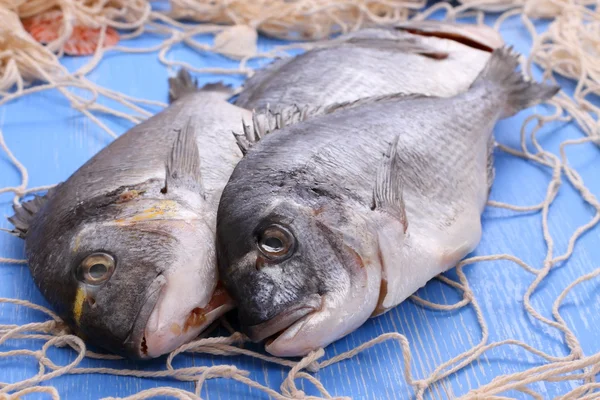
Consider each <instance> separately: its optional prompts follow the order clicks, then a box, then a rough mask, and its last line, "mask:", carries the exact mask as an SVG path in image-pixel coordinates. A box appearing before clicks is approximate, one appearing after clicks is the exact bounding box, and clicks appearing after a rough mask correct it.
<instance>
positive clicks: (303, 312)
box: [217, 48, 558, 356]
mask: <svg viewBox="0 0 600 400" xmlns="http://www.w3.org/2000/svg"><path fill="white" fill-rule="evenodd" d="M517 65H518V61H517V56H516V55H515V54H513V53H512V52H511V51H510V50H509V49H506V48H502V49H497V50H495V51H494V52H493V54H492V56H491V58H490V60H489V61H488V63H487V64H486V66H485V68H484V70H483V71H482V72H481V74H480V75H479V76H478V77H477V79H476V80H475V81H474V82H473V84H472V85H471V87H470V88H469V89H468V90H467V91H466V92H464V93H461V94H458V95H456V96H453V97H449V98H441V97H437V98H436V97H427V96H418V95H416V96H415V95H408V96H404V95H400V96H384V97H383V98H375V99H370V100H364V101H359V102H357V103H355V104H346V105H339V106H335V107H330V108H329V110H328V111H327V110H326V114H325V115H321V116H316V117H313V118H311V119H308V120H306V121H301V122H297V123H295V124H291V125H288V126H285V127H283V128H282V129H280V130H276V131H274V132H273V133H271V134H268V135H266V136H264V137H263V138H262V139H260V140H259V141H258V142H257V143H255V144H254V145H253V146H252V147H251V148H250V149H249V151H248V153H247V155H246V156H245V157H244V159H243V160H242V161H241V162H240V163H239V164H238V165H237V166H236V168H235V170H234V172H233V174H232V176H231V178H230V180H229V182H228V184H227V186H226V187H225V189H224V191H223V195H222V197H221V201H220V203H219V212H218V215H217V242H218V245H217V249H218V259H219V269H220V277H221V279H222V281H223V283H224V284H225V286H226V288H227V290H228V291H229V293H230V295H231V296H232V297H233V298H234V300H235V301H236V302H237V304H238V313H239V316H240V320H241V322H242V325H243V327H244V328H243V329H244V331H245V332H246V333H247V334H248V335H249V336H250V337H251V338H252V339H253V340H256V341H260V340H263V339H267V338H268V339H269V340H268V341H267V343H266V350H267V351H268V352H269V353H271V354H274V355H277V356H300V355H305V354H307V353H308V352H310V351H311V350H314V349H317V348H320V347H324V346H327V345H328V344H330V343H331V342H333V341H335V340H337V339H339V338H341V337H343V336H345V335H347V334H348V333H350V332H352V331H353V330H355V329H356V328H357V327H359V326H360V325H361V324H363V323H364V322H365V321H366V320H367V319H368V318H369V317H371V316H375V315H379V314H382V313H384V312H386V311H387V310H389V309H390V308H392V307H394V306H396V305H397V304H399V303H401V302H402V301H404V300H405V299H406V298H407V297H408V296H410V295H411V294H412V293H414V292H415V291H417V290H418V289H419V288H420V287H422V286H424V285H425V284H426V283H427V282H428V281H429V280H430V279H431V278H433V277H434V276H435V275H438V274H440V273H442V272H444V271H446V270H448V269H449V268H451V267H453V266H454V265H455V264H456V263H457V262H458V261H459V260H461V259H462V258H463V257H464V256H465V255H467V254H468V253H469V252H471V251H472V250H473V249H475V247H476V246H477V244H478V243H479V240H480V237H481V213H482V212H483V210H484V207H485V205H486V201H487V198H488V194H489V191H490V187H491V183H492V181H493V162H492V158H491V157H492V148H493V135H492V133H493V128H494V125H495V123H496V121H498V120H499V119H501V118H505V117H508V116H511V115H513V114H515V113H517V112H519V111H520V110H522V109H524V108H527V107H530V106H533V105H535V104H538V103H540V102H542V101H544V100H547V99H549V98H551V97H552V96H553V95H554V94H555V93H556V92H557V91H558V88H557V87H555V86H546V85H542V84H538V83H534V82H528V81H526V80H524V78H523V77H522V76H521V74H520V73H518V72H516V71H515V69H516V67H517ZM259 133H260V132H259ZM259 136H260V135H259Z"/></svg>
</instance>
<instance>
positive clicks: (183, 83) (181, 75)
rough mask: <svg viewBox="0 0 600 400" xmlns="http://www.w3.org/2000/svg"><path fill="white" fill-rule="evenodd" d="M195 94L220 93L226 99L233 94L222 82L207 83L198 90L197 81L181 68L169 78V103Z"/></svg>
mask: <svg viewBox="0 0 600 400" xmlns="http://www.w3.org/2000/svg"><path fill="white" fill-rule="evenodd" d="M196 92H216V93H222V94H224V95H225V97H226V98H227V97H230V96H231V95H232V94H233V89H232V88H231V87H230V86H227V85H225V84H224V83H222V82H216V83H207V84H206V85H204V86H202V87H201V88H199V87H198V80H197V79H194V78H192V76H191V75H190V73H189V72H188V71H187V70H186V69H185V68H181V69H180V70H179V72H178V73H177V76H175V77H174V78H169V103H173V102H174V101H177V100H179V99H180V98H182V97H184V96H186V95H188V94H190V93H196Z"/></svg>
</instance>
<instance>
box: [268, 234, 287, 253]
mask: <svg viewBox="0 0 600 400" xmlns="http://www.w3.org/2000/svg"><path fill="white" fill-rule="evenodd" d="M264 246H265V249H266V250H268V251H279V250H281V249H282V248H283V242H282V241H281V239H278V238H276V237H268V238H266V239H265V241H264Z"/></svg>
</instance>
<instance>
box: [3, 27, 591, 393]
mask: <svg viewBox="0 0 600 400" xmlns="http://www.w3.org/2000/svg"><path fill="white" fill-rule="evenodd" d="M540 27H541V28H543V27H544V26H542V25H540ZM502 33H503V36H504V38H505V40H506V41H507V42H508V43H511V44H513V45H515V48H516V50H518V51H521V52H526V51H527V49H528V48H529V46H530V45H531V43H530V41H529V38H528V36H527V34H526V31H525V30H524V28H522V27H521V26H520V24H518V23H517V22H516V21H509V22H507V23H506V24H505V26H504V28H503V31H502ZM200 40H204V41H206V42H208V41H210V40H211V39H210V38H208V37H204V38H200ZM155 43H157V39H156V38H155V37H152V36H150V35H146V36H144V37H142V38H139V39H136V40H134V41H128V42H126V43H124V44H125V45H128V46H132V47H145V46H149V45H152V44H155ZM278 43H280V42H279V41H276V40H272V39H265V38H261V39H260V48H261V49H268V48H270V47H272V46H273V45H275V44H278ZM169 58H170V59H179V60H185V61H188V62H190V63H192V64H194V65H196V66H226V67H233V66H234V65H235V63H233V62H232V61H230V60H227V59H225V58H223V57H220V56H217V55H213V54H196V53H194V52H192V51H191V50H189V49H187V48H186V47H184V46H177V47H175V48H174V49H173V51H171V52H170V54H169ZM87 60H88V59H87V58H83V59H81V58H80V59H74V58H69V57H65V58H64V59H63V63H64V65H66V66H67V67H68V68H69V69H71V70H74V69H76V68H77V67H78V66H80V65H82V64H83V63H84V62H85V61H87ZM262 63H263V64H264V61H263V62H262ZM258 64H261V63H257V65H258ZM167 76H168V72H167V69H166V68H165V67H164V66H163V65H162V64H160V63H159V62H158V61H157V58H156V54H137V55H126V54H111V55H109V56H108V57H107V58H106V59H105V60H104V61H103V62H102V63H101V64H100V66H99V67H98V68H97V69H96V70H95V71H94V72H92V73H91V74H90V76H89V79H90V80H91V81H93V82H95V83H97V84H99V85H101V86H104V87H108V88H111V89H115V90H119V91H122V92H124V93H126V94H128V95H132V96H137V97H142V98H146V99H152V100H159V101H163V102H166V98H167ZM538 77H539V74H538ZM217 78H218V79H224V80H225V81H226V82H227V83H230V84H234V85H239V84H241V82H242V79H241V78H240V77H232V76H225V77H218V76H200V77H199V79H200V82H201V83H204V82H207V81H211V80H214V79H217ZM561 83H562V84H563V85H564V87H565V88H566V90H567V91H572V89H573V84H572V82H569V81H567V80H561ZM107 104H111V105H113V106H115V107H117V108H119V105H118V104H115V103H114V102H109V103H107ZM544 109H545V107H543V106H539V107H536V108H535V109H533V110H528V111H526V112H523V113H521V114H519V115H517V116H515V117H512V118H509V119H507V120H505V121H502V122H500V123H499V124H498V125H497V128H496V137H497V139H498V141H499V142H501V143H504V144H507V145H510V146H513V147H517V146H518V145H519V129H520V126H521V123H522V122H523V120H524V119H525V118H526V117H527V115H530V114H532V113H533V112H535V111H543V110H544ZM152 110H153V111H156V110H157V108H152ZM102 121H104V122H106V123H107V124H108V125H109V126H110V127H111V129H113V130H114V131H115V132H117V133H118V134H121V133H123V132H125V131H126V130H127V129H128V128H129V127H130V124H129V123H124V122H123V121H121V120H118V119H115V118H111V117H107V116H102ZM0 129H2V130H3V132H4V135H5V138H6V142H7V144H8V145H9V147H10V148H11V149H12V150H13V151H14V153H15V155H16V157H17V158H18V159H19V160H21V162H22V163H23V164H24V165H25V166H26V167H27V168H28V170H29V172H30V186H38V185H46V184H52V183H56V182H58V181H60V180H63V179H66V178H67V177H68V176H69V175H70V174H71V173H72V172H74V171H75V170H76V169H77V168H78V167H79V166H81V165H82V164H83V163H84V162H85V161H86V160H87V159H88V158H89V157H90V156H92V155H93V154H95V153H96V152H97V151H98V150H100V149H101V148H102V147H103V146H105V145H106V144H108V143H109V142H110V140H111V139H110V138H109V137H108V136H107V135H106V134H105V133H103V132H102V130H101V129H100V128H98V127H97V126H96V125H94V124H93V123H92V122H91V121H89V120H88V119H87V118H86V117H84V116H82V115H81V114H80V113H79V112H77V111H75V110H73V109H71V108H70V107H69V105H68V102H67V101H66V100H65V99H64V97H62V96H61V95H60V94H59V93H58V92H57V91H48V92H44V93H38V94H33V95H30V96H27V97H24V98H21V99H19V100H17V101H14V102H12V103H10V104H8V105H5V106H3V107H1V108H0ZM539 137H540V142H541V144H542V145H543V146H544V147H545V148H548V149H550V150H551V151H553V152H555V153H557V151H558V147H559V145H560V143H561V142H562V141H564V140H566V139H571V138H579V137H582V133H581V132H580V131H579V130H578V129H577V127H576V126H575V125H574V124H570V123H552V124H549V125H548V126H547V127H545V128H544V129H543V131H542V132H541V133H540V135H539ZM568 153H569V156H570V157H571V164H572V166H573V167H575V168H577V170H578V171H579V173H580V174H581V176H582V178H583V179H584V181H585V182H586V184H588V186H589V188H590V190H591V191H592V193H594V194H596V195H598V194H599V193H600V180H598V179H597V176H598V174H599V173H600V162H599V161H600V152H599V151H598V147H596V146H594V145H591V144H588V145H581V146H578V147H577V148H574V149H571V150H569V152H568ZM495 164H496V170H497V178H496V181H495V184H494V188H493V191H492V195H491V198H492V199H493V200H497V201H503V202H508V203H512V204H519V205H532V204H537V203H539V202H540V201H541V200H542V199H543V197H544V195H545V191H546V186H547V183H548V181H549V179H550V174H551V172H550V171H549V170H548V169H546V168H542V167H539V166H537V165H534V164H532V163H529V162H526V161H523V160H521V159H518V158H515V157H513V156H510V155H507V154H504V153H502V152H497V154H496V161H495ZM0 171H1V173H0V187H3V186H7V185H15V184H18V183H19V176H18V173H17V171H16V170H15V169H14V168H13V167H12V166H11V165H10V163H9V161H8V159H7V158H6V156H5V155H4V154H2V155H0ZM10 202H11V196H9V195H2V196H0V215H1V216H3V217H4V216H8V215H10ZM592 216H593V210H592V209H590V207H588V206H586V205H585V204H584V203H583V202H582V200H581V198H580V197H579V196H578V194H577V193H576V191H575V190H574V189H573V188H572V187H570V186H569V185H568V184H567V183H564V184H563V185H562V187H561V191H560V194H559V196H558V198H557V200H556V202H555V204H554V205H553V206H552V208H551V212H550V231H551V233H552V235H553V236H554V238H555V241H556V251H555V252H556V254H560V253H562V252H564V251H565V250H566V246H567V241H568V239H569V237H570V236H571V235H572V234H573V232H574V231H575V229H577V227H578V226H579V225H581V224H583V223H585V222H587V221H588V220H589V219H591V218H592ZM0 227H5V228H8V227H9V224H8V222H7V221H6V220H5V219H4V218H3V219H2V220H1V221H0ZM483 228H484V233H483V240H482V241H481V244H480V245H479V246H478V248H477V250H476V251H475V252H474V253H473V255H489V254H499V253H509V254H513V255H515V256H517V257H519V258H521V259H523V260H524V261H525V262H527V263H530V264H531V265H533V266H534V267H537V268H539V267H541V265H542V262H543V259H544V255H545V253H546V247H545V244H544V241H543V237H542V231H541V216H540V214H539V213H528V214H518V213H514V212H511V211H507V210H501V209H492V208H488V209H487V210H486V212H485V213H484V215H483ZM599 233H600V228H598V227H596V228H594V229H593V230H592V231H590V232H589V233H587V234H586V235H585V236H584V237H583V238H582V239H581V240H580V241H579V242H578V243H577V246H576V251H575V254H574V255H573V257H572V258H571V259H570V260H569V261H568V262H565V263H563V264H561V265H559V266H557V267H556V268H555V269H554V270H553V271H552V272H551V274H550V276H549V277H548V278H547V279H546V280H545V282H544V283H543V284H542V285H541V286H540V288H539V289H538V291H537V292H536V293H535V294H534V295H533V298H532V304H533V306H534V307H535V308H536V309H537V310H538V311H539V312H540V313H541V314H542V315H544V316H546V317H551V307H552V303H553V301H554V300H555V298H556V297H557V296H558V294H559V293H560V292H561V291H562V290H563V289H564V288H565V287H566V286H567V285H568V283H570V282H571V281H573V280H575V279H576V278H577V277H579V276H581V275H583V274H585V273H588V272H591V271H592V270H594V269H595V268H597V267H600V246H598V244H599V240H598V239H599ZM23 255H24V254H23V244H22V242H21V241H20V240H18V239H16V238H12V237H10V236H9V235H6V234H2V235H1V236H0V256H3V257H16V258H22V257H23ZM465 273H466V276H467V278H468V281H469V285H470V286H471V288H472V290H473V292H474V295H475V298H476V299H477V301H478V302H479V304H480V305H481V308H482V310H483V314H484V316H485V320H486V322H487V324H488V326H489V332H490V341H498V340H504V339H518V340H522V341H524V342H526V343H529V344H530V345H532V346H534V347H536V348H538V349H540V350H543V351H545V352H548V353H550V354H553V355H556V356H561V355H566V354H567V352H568V349H567V347H566V346H565V344H564V342H563V338H562V336H561V334H560V333H559V332H558V331H557V330H556V329H554V328H550V327H548V326H546V325H543V324H542V323H540V322H538V321H536V320H533V319H532V318H531V317H530V316H528V315H527V314H526V313H525V311H524V309H523V294H524V292H525V291H526V289H527V287H528V286H529V285H530V284H531V282H532V280H533V277H532V275H531V274H529V273H527V272H526V271H524V270H522V269H521V268H520V267H518V266H516V265H515V264H512V263H509V262H507V261H496V262H488V263H478V264H475V265H471V266H468V267H465ZM446 275H447V276H449V277H451V278H452V279H455V280H456V273H455V271H450V272H448V273H447V274H446ZM419 295H420V296H421V297H423V298H425V299H428V300H430V301H432V302H436V303H445V304H452V303H455V302H457V301H459V300H460V299H461V297H462V295H461V293H459V292H458V291H457V290H455V289H453V288H451V287H449V286H447V285H445V284H443V283H440V282H439V281H435V280H434V281H432V282H431V283H429V284H428V285H427V286H426V287H425V288H424V289H422V290H420V291H419ZM599 295H600V291H599V290H598V287H597V282H596V281H591V282H588V283H585V284H582V285H581V287H578V288H577V289H575V290H574V291H573V293H572V294H571V295H569V296H568V298H567V300H566V301H565V304H564V306H563V307H562V308H561V312H562V315H563V316H564V318H565V320H566V322H567V324H568V325H569V327H571V329H572V330H573V332H574V333H575V335H576V336H577V337H578V339H579V340H580V341H581V344H582V346H583V349H584V351H585V353H586V354H587V355H590V354H593V353H595V352H598V351H600V343H599V342H598V341H597V339H596V334H595V332H596V331H597V329H598V327H599V326H600V312H599V311H600V310H599V309H600V305H599V304H600V302H599V301H598V300H599ZM0 297H15V298H19V299H27V300H31V301H33V302H35V303H38V304H42V305H46V303H45V301H44V299H43V298H42V297H41V295H40V293H39V292H38V290H37V289H36V288H35V286H34V284H33V282H32V280H31V277H30V276H29V272H28V270H27V268H26V267H20V266H10V265H0ZM43 319H44V316H43V315H41V314H40V313H39V312H36V311H31V310H28V309H24V308H17V307H14V306H7V305H0V324H8V323H25V322H31V321H41V320H43ZM386 332H400V333H402V334H404V335H406V337H407V338H408V340H409V341H410V348H411V351H412V353H413V357H414V358H413V360H412V363H411V371H412V374H413V376H414V377H415V378H424V377H426V376H428V375H429V374H430V373H431V372H432V371H433V370H434V369H435V368H436V366H437V365H439V364H440V363H442V362H444V361H446V360H449V359H451V358H453V357H455V356H457V355H458V354H460V353H462V352H463V351H465V350H467V349H469V348H471V347H472V346H473V345H475V344H477V343H478V342H479V341H480V340H481V329H480V327H479V325H478V323H477V320H476V318H475V313H474V311H473V309H472V308H471V307H465V308H463V309H461V310H457V311H452V312H440V311H431V310H427V309H425V308H423V307H421V306H419V305H416V304H414V303H413V302H410V301H407V302H405V303H404V304H402V305H400V306H398V307H396V308H395V309H393V310H392V311H390V312H389V313H387V314H386V315H384V316H381V317H379V318H375V319H372V320H370V321H368V322H367V323H366V324H365V325H364V326H362V327H361V328H360V329H358V330H357V331H356V332H354V333H353V334H351V335H349V336H348V337H346V338H343V339H341V340H339V341H338V342H336V343H334V344H333V345H331V346H330V347H329V348H327V349H326V356H325V357H326V358H327V357H331V356H333V355H335V354H339V353H341V352H343V351H346V350H348V349H351V348H353V347H355V346H358V345H359V344H361V343H363V342H365V341H366V340H369V339H371V338H375V337H377V336H378V335H380V334H382V333H386ZM250 347H251V348H258V347H257V346H250ZM17 348H31V349H37V348H39V346H38V344H36V343H33V342H23V341H11V342H9V343H7V344H5V345H2V346H0V351H8V350H11V349H17ZM73 354H74V353H73V352H72V351H69V350H65V349H60V350H52V351H51V356H52V359H53V360H55V362H56V363H60V364H66V363H68V362H69V361H70V360H72V359H73V357H74V355H73ZM163 363H164V359H159V360H156V361H153V362H149V363H135V362H129V361H92V360H84V362H83V363H82V366H90V367H91V366H114V367H119V368H140V369H145V370H158V369H160V368H161V366H162V365H163ZM220 363H228V364H229V363H234V364H235V365H237V366H238V368H240V369H245V370H249V371H250V373H251V375H250V376H251V378H253V379H255V380H257V381H258V382H261V383H263V384H267V385H269V386H271V387H273V388H278V387H279V386H280V384H281V382H282V381H283V379H284V378H285V375H286V373H287V370H286V369H285V368H281V367H278V366H274V365H271V364H266V363H263V362H261V361H259V360H256V359H251V358H248V357H235V358H228V357H217V356H203V355H194V356H191V355H182V356H180V357H178V358H177V360H176V363H175V365H176V366H199V365H218V364H220ZM541 363H542V360H541V359H540V358H539V357H537V356H534V355H531V354H530V353H527V352H525V351H524V350H522V349H520V348H518V347H514V346H502V347H500V348H497V349H494V350H491V351H489V352H487V353H486V354H485V355H483V356H482V357H480V358H479V359H478V360H477V361H476V362H474V363H472V364H471V365H470V366H468V367H466V368H464V369H463V370H461V371H460V372H458V373H457V374H454V375H452V376H451V377H450V378H448V379H446V380H444V381H443V383H438V384H435V385H433V387H432V390H431V391H429V392H428V393H427V395H426V397H427V398H435V399H438V398H440V399H441V398H451V397H453V396H458V395H461V394H464V393H466V392H467V391H468V390H469V389H470V388H474V387H477V386H480V385H482V384H485V383H488V382H490V381H491V380H492V379H493V378H494V377H495V376H498V375H500V374H509V373H514V372H518V371H523V370H524V369H526V368H529V367H532V366H535V365H540V364H541ZM36 372H37V364H36V363H35V361H33V360H31V359H25V358H10V359H0V382H14V381H17V380H22V379H25V378H26V377H29V376H32V375H33V374H35V373H36ZM317 376H318V378H319V379H320V380H321V382H323V384H324V385H325V387H326V388H328V390H329V391H330V392H331V393H332V394H336V395H350V396H353V397H354V398H361V399H387V398H409V397H411V396H412V395H413V390H412V389H411V388H410V387H409V386H408V385H407V384H406V383H405V381H404V370H403V360H402V354H401V350H400V346H399V344H398V343H395V342H386V343H384V344H381V345H378V346H377V347H375V348H372V349H370V350H368V351H365V352H364V353H362V354H361V355H359V356H357V357H355V358H353V359H352V360H348V361H343V362H341V363H339V364H337V365H334V366H331V367H329V368H327V369H324V370H322V371H320V372H319V373H318V374H317ZM50 384H52V385H53V386H55V387H57V388H58V390H59V392H60V393H61V396H62V398H64V399H97V398H100V397H104V396H126V395H130V394H133V393H136V392H138V391H140V390H144V389H148V388H153V387H158V386H162V385H170V386H174V387H179V388H183V389H186V390H193V385H192V384H191V383H182V382H176V381H172V380H168V379H161V380H156V379H141V378H131V377H116V376H101V375H81V376H64V377H60V378H57V379H54V380H52V381H51V382H50ZM575 384H576V383H570V382H563V383H549V384H534V385H531V387H532V388H534V389H535V390H537V391H539V392H540V393H542V394H543V395H544V397H545V398H551V397H553V396H555V395H558V394H560V393H564V392H566V391H568V390H571V389H572V388H573V387H574V385H575ZM299 386H301V387H302V388H303V390H305V391H306V392H307V393H308V394H317V392H316V390H314V388H312V387H311V386H310V384H308V383H305V382H302V383H301V384H300V383H299ZM202 395H203V397H204V398H206V399H244V398H248V397H250V396H252V397H254V396H259V395H260V393H259V392H258V391H257V390H255V389H248V388H247V387H246V386H244V385H243V384H241V383H238V382H235V381H231V380H224V379H222V380H212V381H209V382H208V383H207V384H206V385H205V387H204V390H203V392H202ZM510 395H513V396H515V397H519V396H522V394H521V395H519V393H517V392H511V393H510ZM31 398H36V397H35V396H31Z"/></svg>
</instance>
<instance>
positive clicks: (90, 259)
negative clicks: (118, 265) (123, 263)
mask: <svg viewBox="0 0 600 400" xmlns="http://www.w3.org/2000/svg"><path fill="white" fill-rule="evenodd" d="M114 270H115V259H114V258H113V257H112V256H111V255H110V254H106V253H94V254H90V255H89V256H87V257H86V258H84V260H83V261H82V262H81V264H79V267H78V271H77V277H78V278H79V280H80V281H82V282H84V283H87V284H89V285H100V284H102V283H104V282H106V281H107V280H108V279H109V278H110V277H111V276H112V274H113V271H114Z"/></svg>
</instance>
